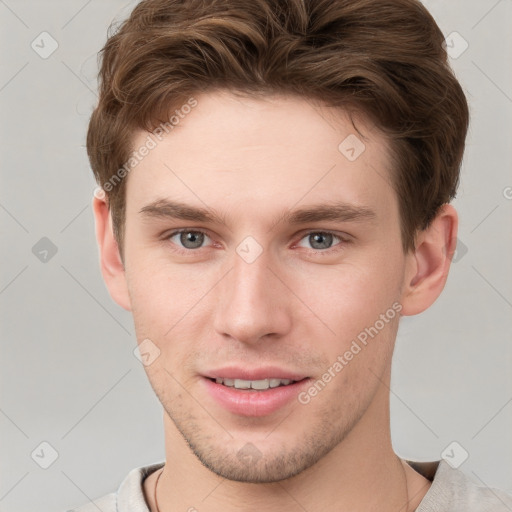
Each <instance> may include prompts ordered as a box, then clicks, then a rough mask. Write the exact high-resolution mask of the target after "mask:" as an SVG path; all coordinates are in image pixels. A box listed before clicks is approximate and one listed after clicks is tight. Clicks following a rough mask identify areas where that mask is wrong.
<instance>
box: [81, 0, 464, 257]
mask: <svg viewBox="0 0 512 512" xmlns="http://www.w3.org/2000/svg"><path fill="white" fill-rule="evenodd" d="M110 29H112V25H111V27H110ZM110 29H109V32H110ZM443 42H444V37H443V34H442V32H441V31H440V29H439V27H438V26H437V24H436V22H435V21H434V19H433V18H432V16H431V15H430V14H429V12H428V11H427V10H426V9H425V7H423V5H422V4H421V3H420V2H419V1H417V0H251V1H248V0H208V1H204V0H143V1H142V2H140V3H139V4H138V5H137V6H136V7H135V9H134V10H133V12H132V14H131V15H130V17H129V18H128V19H127V20H125V21H124V22H123V23H122V24H121V25H120V27H118V30H117V32H115V33H114V34H111V33H109V37H108V40H107V42H106V44H105V46H104V48H103V49H102V50H101V51H100V57H101V67H100V73H99V102H98V105H97V107H96V109H95V110H94V112H93V114H92V116H91V119H90V124H89V129H88V133H87V153H88V156H89V160H90V163H91V167H92V169H93V172H94V174H95V177H96V180H97V182H98V183H99V184H100V185H104V184H105V183H110V185H111V186H109V187H106V188H108V189H109V190H106V192H107V195H108V203H109V208H110V210H111V213H112V219H113V225H114V233H115V236H116V239H117V241H118V244H119V248H120V251H121V254H122V243H123V227H124V220H125V200H126V198H125V191H124V190H125V186H124V185H125V182H126V179H125V176H126V173H127V172H128V171H129V166H128V167H126V165H125V164H126V163H127V162H128V160H129V158H130V152H131V151H132V150H133V148H132V145H133V134H134V131H135V130H136V129H144V130H147V131H153V130H154V129H155V128H156V126H157V125H158V123H162V122H166V121H167V122H168V119H169V112H170V111H171V110H172V109H173V108H176V107H179V106H180V105H183V104H184V103H186V102H187V98H190V97H191V96H192V95H194V94H200V93H202V92H209V91H212V90H214V89H228V90H231V91H234V92H235V91H239V92H241V93H243V94H248V95H249V94H256V95H257V94H272V93H285V94H293V95H300V96H302V97H304V98H309V99H317V100H320V101H322V102H324V103H326V104H328V105H331V106H335V107H337V106H339V107H342V108H346V109H348V110H350V109H354V110H355V111H359V112H362V113H363V114H364V115H366V116H367V118H369V119H371V120H372V122H374V123H375V124H376V126H377V127H378V128H379V129H380V131H381V132H382V133H383V134H384V135H386V136H387V137H388V140H389V141H390V153H391V156H392V160H393V163H394V168H393V172H392V178H391V179H392V185H393V187H394V189H395V191H396V193H397V197H398V201H399V208H400V222H401V237H402V245H403V249H404V252H407V251H408V250H409V249H413V248H414V243H415V236H416V233H417V231H418V229H425V228H426V227H428V225H429V224H430V222H431V221H432V220H433V218H434V217H435V216H436V214H437V212H438V210H439V208H440V207H441V206H442V205H443V204H444V203H447V202H449V201H450V200H451V199H453V198H454V197H455V193H456V190H457V187H458V183H459V172H460V165H461V160H462V156H463V151H464V144H465V138H466V133H467V129H468V123H469V112H468V105H467V101H466V98H465V96H464V93H463V91H462V88H461V86H460V85H459V83H458V81H457V80H456V78H455V76H454V74H453V72H452V70H451V68H450V65H449V64H448V58H447V53H446V50H445V47H444V45H443ZM120 170H124V172H122V173H120V172H119V171H120ZM116 176H117V178H118V179H119V177H121V178H123V179H119V183H118V184H117V183H114V184H113V185H114V186H112V181H111V180H112V177H116ZM104 188H105V187H104Z"/></svg>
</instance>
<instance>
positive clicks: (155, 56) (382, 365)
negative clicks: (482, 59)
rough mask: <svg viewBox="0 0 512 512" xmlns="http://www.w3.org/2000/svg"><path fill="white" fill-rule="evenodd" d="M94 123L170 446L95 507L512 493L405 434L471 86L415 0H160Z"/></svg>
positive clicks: (115, 240) (342, 505)
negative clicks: (395, 375)
mask: <svg viewBox="0 0 512 512" xmlns="http://www.w3.org/2000/svg"><path fill="white" fill-rule="evenodd" d="M102 52H103V55H102V57H103V60H102V64H101V72H100V91H99V92H100V98H99V103H98V106H97V108H96V110H95V111H94V113H93V115H92V117H91V122H90V126H89V131H88V136H87V150H88V155H89V158H90V161H91V166H92V168H93V171H94V173H95V176H96V179H97V181H98V183H99V185H100V186H101V190H100V191H99V192H98V193H97V194H96V197H95V198H94V200H93V207H94V215H95V220H96V236H97V239H98V244H99V248H100V260H101V269H102V273H103V277H104V279H105V282H106V284H107V287H108V289H109V291H110V293H111V295H112V297H113V299H114V300H115V301H116V302H117V303H118V304H119V305H120V306H122V307H123V308H125V309H127V310H129V311H131V312H132V314H133V318H134V322H135V330H136V334H137V340H138V343H139V348H140V352H141V360H142V361H143V363H144V367H145V370H146V372H147V375H148V378H149V380H150V383H151V385H152V387H153V389H154V391H155V393H156V394H157V396H158V398H159V400H160V402H161V403H162V406H163V409H164V411H165V414H164V426H165V444H166V445H165V449H166V458H165V463H156V464H153V465H150V466H146V467H142V468H136V469H134V470H133V471H132V472H130V474H129V475H128V476H127V477H126V479H125V480H124V481H123V482H122V484H121V485H120V487H119V489H118V491H117V492H116V493H112V494H110V495H108V496H105V497H103V498H101V499H99V500H97V501H95V503H93V504H89V505H86V506H84V507H83V508H80V509H79V510H80V511H81V512H86V511H89V510H98V508H99V509H100V510H102V511H104V512H107V511H114V510H117V511H119V512H128V511H148V510H149V511H156V512H170V511H179V510H183V511H186V510H188V511H194V510H200V511H202V510H208V511H215V512H216V511H220V510H222V511H234V510H244V511H252V510H254V511H256V510H258V511H259V510H265V511H273V510H286V511H295V510H297V511H299V510H307V511H311V512H312V511H317V510H318V511H319V510H322V511H325V510H358V511H359V510H361V511H377V510H378V511H380V512H387V511H393V512H396V511H404V512H405V511H407V512H410V511H413V510H417V511H419V512H427V511H428V512H430V511H439V510H450V511H455V510H460V511H462V510H464V511H480V510H498V511H499V510H510V509H512V499H511V497H510V496H508V495H507V494H506V493H505V492H503V491H500V490H496V489H488V488H484V487H479V486H477V485H476V484H475V483H473V482H472V481H470V480H469V478H467V477H466V476H465V475H464V474H463V473H462V472H461V471H459V470H456V469H452V468H451V467H450V466H449V465H448V464H447V462H445V461H444V460H441V461H434V462H432V463H428V464H427V463H414V462H412V461H404V460H402V459H400V458H399V457H398V456H397V455H396V454H395V453H394V451H393V448H392V445H391V440H390V428H389V383H390V373H391V361H392V354H393V348H394V342H395V339H396V335H397V331H398V327H399V320H400V316H402V315H416V314H419V313H421V312H422V311H424V310H425V309H427V308H428V307H429V306H430V305H432V303H433V302H434V301H435V300H436V299H437V297H438V296H439V295H440V293H441V291H442V290H443V287H444V285H445V283H446V279H447V276H448V271H449V268H450V262H451V257H452V255H453V254H454V251H455V245H456V235H457V225H458V219H457V213H456V211H455V209H454V208H453V207H452V206H451V205H450V204H449V202H450V200H451V199H452V198H453V197H454V196H455V192H456V189H457V184H458V180H459V169H460V162H461V159H462V154H463V150H464V141H465V136H466V131H467V127H468V107H467V103H466V99H465V97H464V94H463V92H462V90H461V88H460V85H459V84H458V83H457V81H456V79H455V78H454V76H453V74H452V72H451V70H450V68H449V66H448V64H447V57H446V52H445V50H444V48H443V36H442V34H441V32H440V30H439V28H438V27H437V25H436V24H435V22H434V20H433V19H432V17H431V16H430V15H429V14H428V12H427V11H426V10H425V9H424V7H423V6H422V5H421V4H420V3H419V2H418V1H416V0H351V1H348V0H304V1H301V0H255V1H254V2H247V1H243V0H229V1H225V0H223V1H211V2H202V1H199V0H188V1H185V2H178V1H170V0H145V1H143V2H141V3H140V4H139V5H138V6H137V7H136V8H135V9H134V11H133V13H132V14H131V16H130V18H129V19H128V20H127V21H126V22H124V23H123V25H122V26H121V27H120V29H119V30H118V32H117V33H116V34H114V35H112V36H111V37H110V38H109V40H108V41H107V43H106V45H105V48H104V49H103V51H102Z"/></svg>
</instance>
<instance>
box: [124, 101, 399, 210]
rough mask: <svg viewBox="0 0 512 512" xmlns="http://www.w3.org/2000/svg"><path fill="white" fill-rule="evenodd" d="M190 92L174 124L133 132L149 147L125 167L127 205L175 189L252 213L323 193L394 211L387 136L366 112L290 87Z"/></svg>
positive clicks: (191, 198) (201, 201)
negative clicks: (263, 93)
mask: <svg viewBox="0 0 512 512" xmlns="http://www.w3.org/2000/svg"><path fill="white" fill-rule="evenodd" d="M194 99H195V106H194V107H193V108H187V109H183V110H182V111H180V109H179V108H178V109H177V110H178V112H177V113H178V115H177V116H175V118H174V121H173V126H172V127H171V128H170V129H168V130H166V131H164V130H162V129H161V130H158V129H157V132H153V133H150V132H144V131H139V132H136V133H135V134H134V139H133V150H134V151H135V152H140V149H141V148H142V147H143V146H144V145H146V146H149V145H150V146H151V147H152V149H151V150H149V151H145V152H144V153H146V154H145V156H144V158H143V159H141V160H140V161H138V162H137V163H136V165H134V166H133V168H132V170H131V171H130V172H129V175H128V183H127V210H129V209H131V208H133V209H135V208H137V211H140V208H141V207H143V206H145V205H146V204H148V203H149V202H151V201H155V200H156V199H162V198H174V199H177V200H180V201H181V202H186V203H188V204H194V205H197V206H205V204H206V205H208V206H210V207H212V208H214V209H215V210H216V211H222V210H228V209H230V210H233V209H235V208H238V207H239V208H243V210H244V211H245V212H247V214H248V215H249V214H253V215H257V216H262V213H263V212H264V211H268V210H273V211H274V213H275V212H279V211H281V209H282V208H285V209H288V208H290V207H291V206H293V205H294V204H298V203H302V204H304V205H305V204H308V203H315V204H318V203H319V202H321V201H325V202H331V203H332V202H335V201H344V202H346V203H349V204H354V205H361V206H370V205H371V207H372V209H374V210H376V211H378V212H380V213H379V214H380V215H383V216H385V215H388V216H389V215H391V214H396V211H397V205H396V195H395V192H394V189H393V187H392V183H391V174H390V169H391V164H390V158H389V149H388V142H387V140H386V139H385V138H384V136H383V135H382V134H381V133H380V132H379V131H378V130H377V129H376V128H375V127H373V126H372V125H371V123H369V122H368V121H366V120H365V119H364V118H363V117H362V116H360V115H359V116H355V117H354V118H353V119H351V117H350V116H349V115H348V114H347V112H345V111H343V110H341V109H339V108H333V107H329V106H327V105H323V104H321V103H319V102H313V101H311V100H308V99H304V98H300V97H295V96H284V95H274V96H267V97H263V98H249V97H240V96H235V95H233V94H231V93H229V92H226V91H221V92H215V93H209V94H201V95H197V96H195V97H194ZM175 112H176V111H175ZM185 112H186V113H185ZM171 115H172V114H171ZM176 121H177V122H176ZM353 121H354V123H355V126H354V124H353ZM167 132H168V133H167ZM148 137H149V138H148ZM150 139H151V140H152V141H153V142H152V143H148V141H149V140H150ZM130 205H131V206H130Z"/></svg>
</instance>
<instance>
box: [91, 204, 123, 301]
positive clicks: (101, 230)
mask: <svg viewBox="0 0 512 512" xmlns="http://www.w3.org/2000/svg"><path fill="white" fill-rule="evenodd" d="M92 208H93V213H94V221H95V225H96V240H97V242H98V249H99V256H100V268H101V273H102V275H103V280H104V281H105V284H106V286H107V289H108V291H109V293H110V296H111V297H112V299H114V301H115V302H117V304H119V305H120V306H121V307H122V308H124V309H126V310H128V311H131V305H130V297H129V294H128V286H127V283H126V274H125V269H124V265H123V262H122V260H121V256H120V254H119V247H118V245H117V241H116V239H115V237H114V233H113V229H112V218H111V215H110V210H109V207H108V205H107V203H106V199H100V198H98V197H96V196H94V197H93V202H92Z"/></svg>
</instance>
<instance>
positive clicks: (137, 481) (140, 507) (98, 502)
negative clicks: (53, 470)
mask: <svg viewBox="0 0 512 512" xmlns="http://www.w3.org/2000/svg"><path fill="white" fill-rule="evenodd" d="M163 465H164V462H157V463H154V464H150V465H149V466H141V467H138V468H135V469H132V470H131V471H130V472H129V473H128V475H127V476H126V477H125V479H124V480H123V481H122V482H121V484H120V485H119V488H118V489H117V492H112V493H110V494H107V495H105V496H103V497H101V498H98V499H95V500H92V501H90V502H89V503H87V504H85V505H82V506H80V507H78V508H74V509H73V510H68V512H98V511H101V512H135V511H137V512H148V510H149V509H148V506H147V503H146V499H145V497H144V490H143V482H144V479H145V478H146V477H147V476H148V475H150V474H151V473H153V471H156V470H157V469H160V468H161V467H163Z"/></svg>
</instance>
